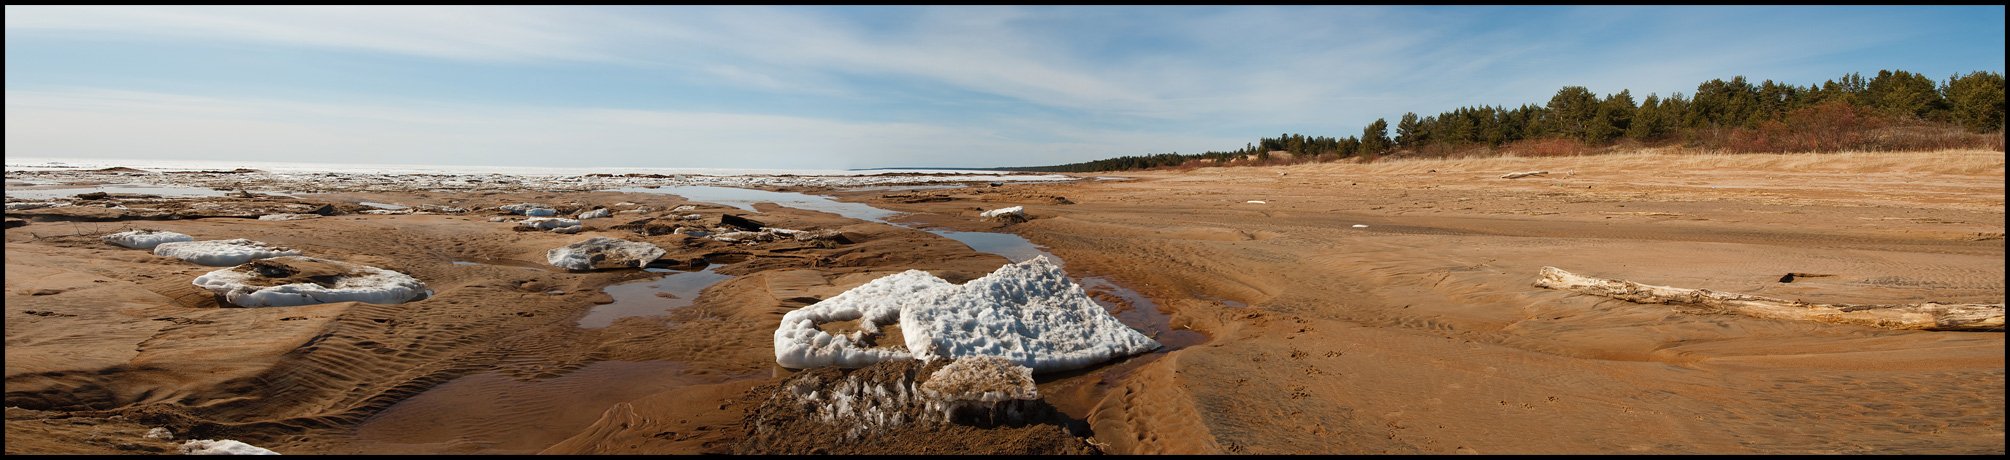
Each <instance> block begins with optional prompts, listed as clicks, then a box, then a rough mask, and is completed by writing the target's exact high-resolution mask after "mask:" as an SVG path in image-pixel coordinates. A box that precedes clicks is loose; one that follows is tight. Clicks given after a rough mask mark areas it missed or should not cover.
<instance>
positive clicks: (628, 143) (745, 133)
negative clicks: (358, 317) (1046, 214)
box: [6, 88, 1231, 168]
mask: <svg viewBox="0 0 2010 460" xmlns="http://www.w3.org/2000/svg"><path fill="white" fill-rule="evenodd" d="M6 100H7V102H6V105H7V107H6V124H7V126H6V136H7V139H6V149H7V151H8V152H9V153H14V154H20V155H28V156H36V157H96V158H135V157H158V158H213V159H232V160H262V161H303V160H304V161H337V162H364V163H410V162H414V161H417V162H423V163H431V164H492V165H523V166H662V167H749V165H759V166H764V167H778V168H849V167H871V166H883V165H888V164H899V165H921V166H1005V165H1031V164H1044V163H1061V162H1072V161H1076V159H1079V158H1083V157H1084V156H1108V155H1115V154H1121V153H1123V152H1126V151H1128V149H1131V148H1135V147H1136V146H1137V145H1136V144H1135V143H1136V142H1139V141H1143V140H1148V139H1150V140H1156V141H1157V142H1160V143H1164V144H1172V145H1177V143H1180V142H1195V143H1210V144H1222V143H1225V142H1231V140H1227V139H1211V138H1205V137H1197V136H1191V135H1185V134H1175V133H1150V132H1129V131H1109V130H1096V129H1088V128H1058V129H1055V130H1054V131H1055V132H1054V133H1033V134H1028V133H1023V132H1005V131H1006V130H1001V129H998V128H994V127H992V126H989V125H982V126H969V125H957V124H927V123H884V122H858V121H847V120H835V119H823V118H810V117H797V116H785V115H766V114H745V113H716V112H680V111H659V110H619V109H602V108H573V107H497V106H472V105H470V106H447V105H437V104H434V105H426V104H393V105H369V104H327V103H302V102H292V101H277V100H261V99H244V98H228V97H205V96H190V95H179V94H161V93H146V92H132V91H109V90H95V89H87V88H77V89H67V90H55V91H14V90H10V91H7V92H6ZM1000 123H1002V124H1003V125H1006V126H1007V127H1008V128H1009V127H1011V126H1027V125H1028V124H1029V123H1039V122H1034V121H1028V120H1004V121H1001V122H1000ZM1050 127H1051V126H1050ZM749 160H756V161H749Z"/></svg>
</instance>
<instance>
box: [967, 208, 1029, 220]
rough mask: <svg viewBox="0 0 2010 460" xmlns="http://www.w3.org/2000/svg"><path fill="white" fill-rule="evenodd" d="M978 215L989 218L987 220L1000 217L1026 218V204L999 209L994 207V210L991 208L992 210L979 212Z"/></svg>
mask: <svg viewBox="0 0 2010 460" xmlns="http://www.w3.org/2000/svg"><path fill="white" fill-rule="evenodd" d="M977 217H982V218H984V219H987V220H988V219H1000V218H1002V219H1014V218H1016V219H1018V220H1026V207H1025V206H1013V207H1009V208H998V209H993V210H990V211H984V213H982V214H978V215H977Z"/></svg>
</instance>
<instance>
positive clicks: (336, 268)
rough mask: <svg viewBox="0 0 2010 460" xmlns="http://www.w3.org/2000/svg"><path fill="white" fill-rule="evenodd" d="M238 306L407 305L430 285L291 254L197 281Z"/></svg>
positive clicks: (424, 294)
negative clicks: (357, 303)
mask: <svg viewBox="0 0 2010 460" xmlns="http://www.w3.org/2000/svg"><path fill="white" fill-rule="evenodd" d="M195 285H196V286H201V287H203V288H205V289H209V290H210V291H211V292H215V293H216V294H217V295H220V296H223V298H224V300H226V301H229V302H230V303H231V304H232V305H237V306H240V307H292V306H300V305H314V304H323V303H333V302H363V303H374V304H394V303H405V302H410V301H414V300H421V299H425V298H426V297H427V296H428V295H430V294H431V293H430V292H429V291H427V290H426V285H425V284H424V283H420V282H419V280H418V279H416V278H412V277H411V276H409V275H406V274H403V273H398V272H394V271H390V270H385V269H381V268H377V267H371V266H366V265H357V264H352V263H347V262H337V261H333V260H325V259H316V258H313V257H301V256H288V257H274V258H270V259H262V260H256V261H252V262H251V263H247V264H244V265H239V266H236V267H231V268H226V269H222V270H217V271H213V272H209V273H208V274H205V275H202V276H198V277H196V278H195Z"/></svg>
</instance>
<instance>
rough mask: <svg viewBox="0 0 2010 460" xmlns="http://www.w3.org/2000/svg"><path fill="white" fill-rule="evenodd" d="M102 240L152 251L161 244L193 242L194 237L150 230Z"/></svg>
mask: <svg viewBox="0 0 2010 460" xmlns="http://www.w3.org/2000/svg"><path fill="white" fill-rule="evenodd" d="M102 239H103V240H105V242H107V243H111V244H116V245H120V246H125V247H128V248H133V249H153V248H154V247H155V246H160V244H161V243H174V242H182V241H195V237H193V236H188V235H183V234H180V233H175V232H170V231H166V230H152V229H140V230H132V231H125V232H118V233H113V234H110V235H105V236H104V238H102Z"/></svg>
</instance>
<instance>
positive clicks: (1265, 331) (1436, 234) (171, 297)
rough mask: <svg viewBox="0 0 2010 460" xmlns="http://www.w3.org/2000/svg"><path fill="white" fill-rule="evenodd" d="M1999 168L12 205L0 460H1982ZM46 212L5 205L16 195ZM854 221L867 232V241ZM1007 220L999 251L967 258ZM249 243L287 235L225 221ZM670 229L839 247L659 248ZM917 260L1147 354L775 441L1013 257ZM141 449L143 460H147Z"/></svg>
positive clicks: (2000, 164)
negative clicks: (288, 256) (1937, 458)
mask: <svg viewBox="0 0 2010 460" xmlns="http://www.w3.org/2000/svg"><path fill="white" fill-rule="evenodd" d="M2004 164H2005V162H2004V155H2003V153H2001V152H1994V151H1943V152H1926V153H1843V154H1822V155H1808V154H1802V155H1793V154H1789V155H1770V154H1749V155H1696V154H1679V153H1672V152H1642V153H1631V154H1615V155H1604V156H1596V157H1578V158H1562V157H1559V158H1485V159H1431V160H1399V161H1385V162H1377V163H1369V164H1353V163H1326V164H1305V165H1295V166H1278V167H1234V168H1199V169H1193V170H1187V171H1174V170H1159V171H1146V172H1126V173H1121V174H1079V175H1073V176H1074V177H1075V178H1076V180H1072V181H1060V182H1045V181H1026V182H1001V183H1000V185H997V186H993V185H991V184H990V183H989V181H988V180H975V181H955V180H951V179H944V178H941V177H927V176H916V177H925V180H919V179H918V180H916V181H914V182H911V183H904V182H898V181H891V182H887V183H878V182H874V183H870V184H866V183H858V184H849V185H844V186H837V185H830V184H820V183H816V182H812V181H793V180H792V181H777V182H771V183H768V184H767V185H766V186H765V187H764V188H765V189H766V190H770V191H777V192H793V193H801V194H808V195H821V196H829V197H831V198H833V199H834V200H835V202H836V203H839V205H831V206H825V207H824V210H817V209H810V208H815V207H817V206H810V205H801V204H798V205H793V206H794V207H792V206H791V205H789V204H788V203H775V202H770V201H761V200H763V199H770V198H760V197H755V198H750V199H748V200H745V201H744V202H740V203H721V202H718V201H706V200H705V199H704V198H701V197H696V196H682V195H678V194H676V193H675V192H674V191H673V190H676V189H677V188H676V187H679V186H681V185H671V186H664V187H662V188H660V189H646V188H619V190H625V191H605V190H608V188H605V187H607V186H608V184H609V183H603V182H595V181H611V180H615V179H618V178H608V177H599V178H581V179H580V180H579V181H578V182H575V183H564V184H561V185H563V186H560V185H552V184H558V182H549V181H548V182H539V183H531V182H524V183H512V184H509V185H506V186H493V187H490V186H484V185H482V184H480V183H475V184H468V183H462V185H465V187H461V188H458V189H456V188H446V189H438V190H426V189H416V188H409V187H407V188H405V189H400V188H399V187H398V186H397V184H398V182H397V181H388V182H387V181H381V180H374V179H372V180H360V181H358V182H357V183H359V184H365V183H366V184H368V186H367V187H365V186H358V187H348V188H344V187H343V186H341V185H340V184H339V183H337V182H330V181H320V182H317V184H318V185H316V187H315V188H314V189H313V190H312V191H313V192H317V193H300V194H295V195H293V196H280V195H276V193H278V192H275V190H283V189H284V187H281V185H284V184H264V183H262V182H261V181H263V180H265V179H261V177H264V176H261V175H260V173H257V172H216V173H214V174H208V175H190V174H184V175H178V176H176V177H177V178H175V179H174V180H177V181H185V182H186V181H197V180H198V179H200V180H201V181H203V182H201V183H202V184H207V185H223V184H238V185H239V187H237V188H243V189H248V190H251V191H252V192H254V193H244V194H238V193H229V192H224V193H219V194H220V195H222V196H208V197H187V198H159V199H148V198H134V197H131V196H129V195H128V196H122V195H116V194H114V195H110V196H107V197H103V198H101V199H99V200H96V201H95V202H92V201H91V200H82V201H75V200H73V201H70V202H66V203H67V204H68V205H67V206H32V205H22V206H15V203H16V202H21V203H28V202H40V200H39V199H37V200H27V199H24V200H15V201H10V202H9V208H8V212H7V215H8V217H9V218H10V226H9V228H7V229H6V238H7V246H6V253H5V254H6V255H5V258H6V277H5V278H6V282H5V292H4V295H5V310H6V319H5V320H6V333H7V339H6V399H7V402H6V406H7V408H6V435H7V436H6V437H7V442H6V452H7V453H9V454H16V453H172V452H174V449H175V448H176V446H177V445H178V444H179V442H180V441H179V440H183V439H225V438H228V439H235V440H239V441H243V442H246V443H249V444H253V445H256V446H259V447H263V448H267V449H271V450H274V451H277V452H280V453H284V454H310V453H328V454H345V453H360V454H391V453H483V454H527V453H554V454H569V453H765V452H783V453H1089V452H1101V453H1113V454H1131V453H1252V454H1255V453H1284V454H1310V453H1429V454H1450V453H1481V454H1592V453H1685V454H1686V453H1706V454H1727V453H1730V454H1735V453H1760V454H1798V453H1996V454H2001V453H2003V452H2004V450H2005V447H2004V407H2005V404H2004V391H2005V388H2004V383H2005V374H2004V351H2005V347H2004V341H2003V333H2002V332H2001V328H2000V304H2002V302H2003V299H2004V285H2003V279H2004V237H2003V235H2004V223H2005V215H2004V192H2005V190H2004V184H2005V172H2004ZM1532 171H1544V173H1543V174H1537V175H1529V176H1526V177H1519V178H1514V179H1507V178H1503V177H1502V176H1503V175H1506V174H1510V173H1515V172H1532ZM66 174H69V175H75V172H65V171H55V172H46V173H42V172H38V173H16V172H10V173H9V175H8V185H7V189H8V190H9V192H10V193H12V192H14V191H16V190H34V189H36V188H38V187H49V185H46V184H42V183H41V182H28V181H41V180H45V179H51V178H59V177H69V176H64V175H66ZM197 176H201V177H197ZM146 177H151V176H146ZM135 178H143V177H140V176H135ZM211 179H214V180H211ZM17 180H21V182H17ZM107 181H108V182H109V180H107ZM189 183H194V182H189ZM610 183H611V182H610ZM540 184H543V185H540ZM944 184H950V185H964V186H963V187H945V186H942V185H944ZM264 185H272V187H264ZM616 185H626V184H616ZM867 185H872V186H881V188H877V189H861V188H860V187H861V186H867ZM902 185H906V186H907V187H901V186H902ZM629 187H632V186H629ZM225 188H229V187H225ZM595 190H601V191H595ZM114 193H117V192H116V191H114ZM268 193H273V194H268ZM362 202H370V203H385V204H390V203H395V204H396V206H395V207H396V208H397V209H386V207H383V206H369V205H364V204H361V203H362ZM516 203H546V204H549V205H552V206H553V207H555V208H558V210H559V211H560V217H570V216H572V215H573V214H576V213H579V212H583V211H586V210H589V209H592V208H594V207H605V208H608V209H609V210H610V211H612V216H611V217H606V218H595V219H581V221H582V226H583V227H584V228H583V230H582V231H580V232H579V233H577V234H560V233H553V232H547V231H520V230H519V229H517V228H516V224H515V222H516V221H518V220H521V219H522V216H510V215H509V213H508V212H505V211H498V210H496V209H495V208H496V207H498V206H503V205H509V204H516ZM686 205H689V206H692V208H688V209H686V210H684V211H673V210H674V209H678V207H679V206H686ZM739 206H746V207H750V208H752V209H753V210H752V211H749V210H747V209H744V208H741V207H739ZM818 206H822V205H818ZM845 206H857V207H845ZM865 206H869V207H871V208H876V210H878V211H881V212H883V213H882V214H870V216H868V217H867V218H858V216H865V215H864V214H857V213H858V212H864V211H863V207H865ZM1009 206H1023V207H1024V210H1025V214H1026V217H1027V218H1028V219H1027V220H1025V221H1024V222H1017V223H1009V224H1008V223H1002V222H999V221H995V220H986V219H982V218H980V213H981V212H984V211H987V210H993V209H999V208H1004V207H1009ZM635 209H644V210H643V211H640V212H628V211H633V210H635ZM373 210H374V211H391V212H387V213H371V211H373ZM834 210H842V212H843V213H839V212H837V211H834ZM413 211H418V212H413ZM275 213H302V214H312V215H316V216H318V217H313V218H303V219H299V220H259V219H257V217H258V216H261V215H269V214H275ZM689 214H698V215H699V217H698V218H696V219H690V220H688V222H702V223H705V224H708V225H712V224H717V223H718V222H720V221H721V219H722V217H723V216H726V215H733V216H740V217H745V218H751V219H755V220H757V221H758V222H759V223H761V224H763V225H765V226H767V227H773V228H784V229H794V230H804V231H828V232H827V233H826V234H828V235H836V236H834V237H832V238H830V239H823V240H801V239H786V238H778V239H775V240H774V241H764V242H741V243H733V242H725V241H720V240H717V239H714V238H707V237H697V236H691V235H687V234H680V233H673V232H670V231H668V230H667V228H669V227H671V226H674V224H676V223H677V222H685V221H686V220H683V218H682V217H681V216H685V215H689ZM843 214H854V216H851V217H848V216H846V215H843ZM499 216H509V218H508V219H505V220H504V221H491V218H492V217H499ZM13 218H21V219H26V221H27V223H26V224H25V225H21V226H14V224H13V223H12V222H11V219H13ZM643 221H647V222H643ZM638 222H641V223H638ZM652 224H653V225H656V226H657V227H658V228H660V229H662V230H652V229H651V227H650V225H652ZM134 228H152V229H160V230H169V231H173V232H179V233H183V234H187V235H190V236H192V237H194V238H195V239H196V240H214V239H232V238H247V239H252V240H257V241H262V242H266V243H270V244H275V245H281V246H286V247H289V248H294V249H298V250H300V251H301V252H303V253H305V254H306V255H309V256H313V257H320V258H328V259H336V260H342V261H347V262H352V263H359V264H367V265H370V266H375V267H381V268H384V269H389V270H394V271H397V272H400V273H404V274H407V275H410V276H412V277H414V278H417V279H419V280H421V281H423V282H424V283H425V285H426V286H427V287H428V288H429V289H431V290H432V294H431V295H430V296H429V297H427V298H425V299H424V300H418V301H413V302H406V303H402V304H385V305H380V304H368V303H358V302H338V303H328V304H320V305H308V306H298V307H264V308H234V307H231V306H229V305H222V304H220V303H219V302H218V300H217V299H216V297H215V296H214V295H212V294H211V293H210V292H209V291H206V290H203V289H202V288H200V287H197V286H194V285H193V284H191V282H190V280H191V279H193V278H195V277H197V276H199V275H202V274H204V273H207V272H210V271H212V270H218V269H221V268H227V267H208V266H200V265H195V264H191V263H188V262H184V261H182V260H177V259H173V258H167V257H160V256H156V255H153V254H151V253H149V252H148V251H146V250H138V249H127V248H121V247H118V246H113V245H110V244H106V243H105V242H103V241H101V240H100V237H101V236H103V235H106V234H110V233H113V232H118V231H123V230H129V229H134ZM659 231H660V233H659ZM956 232H976V234H961V233H956ZM949 235H958V236H961V237H964V238H967V239H969V241H995V240H997V239H998V238H1005V239H1006V240H1010V239H1012V238H1011V237H1017V238H1023V240H1024V241H1027V242H1030V243H1032V244H1034V245H1037V246H1038V248H1037V249H1038V250H1039V251H1044V252H1045V253H1046V254H1050V255H1052V256H1054V257H1055V258H1057V259H1058V260H1059V261H1062V262H1064V267H1065V270H1066V272H1067V274H1068V275H1069V276H1070V277H1071V278H1073V279H1075V280H1076V281H1078V282H1081V283H1083V284H1085V285H1087V286H1088V287H1089V292H1090V294H1091V295H1092V296H1095V297H1097V298H1098V299H1100V300H1102V301H1103V302H1105V304H1106V305H1108V306H1109V308H1111V310H1112V311H1113V312H1114V313H1115V314H1116V315H1117V316H1118V317H1119V318H1120V319H1123V320H1124V321H1125V324H1127V325H1129V326H1132V327H1133V328H1136V329H1139V330H1140V331H1141V332H1144V333H1146V334H1147V335H1151V336H1153V337H1154V338H1155V339H1156V340H1158V341H1159V342H1160V343H1162V344H1164V345H1166V346H1165V347H1164V348H1162V349H1160V350H1159V351H1155V352H1151V353H1145V354H1141V355H1137V356H1133V357H1130V358H1126V359H1122V360H1118V361H1113V362H1109V363H1105V364H1102V365H1098V366H1094V367H1090V368H1087V369H1082V370H1075V371H1068V372H1058V373H1051V374H1040V375H1038V376H1037V382H1038V390H1039V395H1040V401H1041V404H1042V406H1040V407H1041V408H1042V410H1046V409H1048V408H1051V411H1050V412H1043V413H1042V415H1040V416H1038V417H1033V418H1031V419H1028V420H1027V421H1024V422H1021V423H1009V424H993V425H984V424H977V425H971V424H956V423H941V424H909V425H906V426H900V427H892V428H888V429H886V430H884V431H883V432H869V433H866V434H864V435H862V436H861V437H858V438H856V439H850V440H846V441H842V442H837V441H829V440H830V439H844V435H843V434H842V430H838V431H835V432H833V431H830V430H832V428H828V427H823V428H820V425H817V424H816V423H814V422H813V421H811V420H808V419H807V418H803V417H799V416H797V415H791V414H787V413H778V412H777V411H784V412H785V410H784V409H780V408H777V407H778V406H776V405H774V404H773V403H772V401H771V400H770V396H771V395H773V394H776V392H777V391H780V390H778V388H780V387H782V386H784V385H785V384H788V383H790V382H793V381H794V380H791V379H793V378H796V377H797V376H799V375H804V374H805V373H819V372H820V373H824V374H826V375H828V376H829V378H833V379H834V378H840V377H841V376H843V375H844V374H845V373H844V372H840V371H837V370H835V369H813V370H795V369H787V368H783V367H781V366H779V365H777V364H776V355H775V350H774V345H773V344H774V336H775V331H776V328H777V326H778V325H779V324H780V321H781V318H782V316H783V315H784V314H786V313H787V312H789V311H792V310H795V309H798V308H802V307H805V306H808V305H812V304H815V303H817V302H819V301H821V300H823V299H828V298H830V297H833V296H836V295H838V294H840V293H843V292H845V291H847V290H849V289H851V288H853V287H857V286H860V285H862V284H865V283H867V282H869V281H872V280H874V279H877V278H880V277H883V276H887V275H891V274H895V273H900V272H903V271H906V270H924V271H927V272H929V273H930V274H933V275H935V276H938V277H941V278H943V279H945V280H948V281H950V282H953V283H961V282H965V281H968V280H971V279H976V278H978V277H981V276H985V275H986V274H987V273H991V272H992V271H993V270H995V269H998V268H999V267H1000V266H1002V265H1005V264H1007V263H1010V262H1012V261H1013V260H1016V259H1015V258H1012V257H1008V255H1001V253H1000V252H1004V251H1011V250H1023V248H1016V249H1015V248H1014V247H1012V246H1011V245H1010V243H1012V241H1005V242H1004V243H1001V244H1002V245H1001V246H985V247H973V246H972V245H969V244H966V243H965V242H963V241H959V240H958V239H952V238H951V237H950V236H949ZM1007 235H1009V236H1007ZM594 236H603V237H611V238H621V239H625V240H629V241H639V242H647V243H650V244H653V245H655V246H657V247H660V248H662V249H663V250H664V251H665V255H663V256H662V258H661V259H660V260H659V262H658V263H656V264H653V265H651V268H650V269H649V270H642V269H617V270H600V271H591V272H571V271H567V270H563V269H559V268H556V267H553V266H552V265H550V264H549V263H547V262H546V252H547V251H548V250H550V249H552V248H556V247H560V246H564V245H567V244H569V243H572V242H575V241H579V240H583V239H586V238H588V237H594ZM987 238H989V239H987ZM1543 267H1557V268H1560V269H1563V270H1568V271H1570V272H1572V273H1577V274H1582V275H1586V276H1595V277H1599V278H1607V279H1617V280H1626V281H1633V282H1638V283H1643V284H1648V285H1659V286H1673V287H1680V288H1687V289H1708V290H1710V291H1715V292H1730V293H1741V294H1750V295H1755V296H1764V297H1769V298H1778V299H1788V300H1794V301H1800V302H1807V303H1822V304H1852V305H1905V304H1921V303H1927V302H1932V303H1937V304H1995V305H1998V307H1997V308H1998V310H1997V311H1998V312H1999V316H1998V319H1997V321H1998V323H1997V324H1998V328H1997V329H1996V330H1995V331H1952V330H1919V329H1916V328H1914V329H1907V328H1895V327H1876V326H1868V325H1862V324H1850V323H1840V322H1834V321H1821V320H1795V319H1778V318H1761V317H1753V316H1749V315H1741V314H1736V313H1731V312H1724V311H1710V310H1706V309H1700V308H1697V307H1694V306H1685V305H1680V304H1653V303H1638V302H1630V301H1625V300H1619V299H1614V298H1610V297H1604V296H1598V295H1587V294H1583V293H1577V292H1568V291H1562V290H1556V289H1547V288H1543V287H1539V286H1537V285H1536V284H1535V281H1536V279H1537V277H1538V273H1539V272H1541V270H1542V269H1543ZM701 270H702V271H701ZM1790 273H1797V274H1802V275H1803V276H1798V279H1795V280H1793V281H1792V282H1782V278H1783V276H1785V275H1787V274H1790ZM701 275H702V276H701ZM1810 275H1811V276H1810ZM652 282H653V283H657V285H656V286H653V287H639V288H637V287H636V286H639V285H638V284H636V283H652ZM680 283H682V284H680ZM616 286H630V287H631V288H634V289H629V288H616V289H610V287H616ZM657 290H660V291H663V292H662V293H660V294H652V292H653V291H657ZM672 291H675V292H672ZM610 292H615V293H622V296H621V298H617V296H616V295H614V294H610ZM627 293H640V294H636V295H629V294H627ZM638 299H639V300H638ZM671 301H676V306H674V307H661V306H655V307H652V306H650V305H657V304H653V303H649V302H666V304H667V302H671ZM638 302H640V303H638ZM630 305H641V306H640V307H633V306H630ZM666 308H667V310H666ZM854 372H855V373H869V372H881V373H886V374H887V375H893V374H898V373H899V372H910V373H911V372H914V371H913V370H901V369H892V370H887V369H877V368H874V369H869V370H863V371H854ZM798 415H799V414H798ZM756 420H758V421H760V422H759V423H755V422H753V421H756ZM770 421H772V423H773V424H774V425H772V426H769V425H767V424H768V423H770ZM756 425H759V426H756ZM157 427H165V428H168V429H169V430H171V431H172V432H173V433H174V436H175V437H174V440H168V439H154V438H148V437H146V436H145V434H146V433H147V432H148V431H149V430H151V429H153V428H157ZM764 430H765V431H764ZM775 430H781V431H779V432H777V431H775ZM777 433H781V434H779V435H778V434H777ZM796 434H800V436H796Z"/></svg>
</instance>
